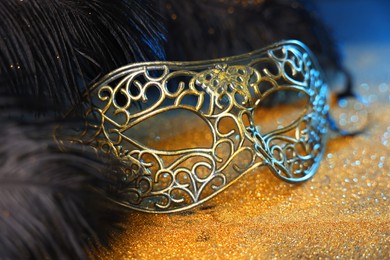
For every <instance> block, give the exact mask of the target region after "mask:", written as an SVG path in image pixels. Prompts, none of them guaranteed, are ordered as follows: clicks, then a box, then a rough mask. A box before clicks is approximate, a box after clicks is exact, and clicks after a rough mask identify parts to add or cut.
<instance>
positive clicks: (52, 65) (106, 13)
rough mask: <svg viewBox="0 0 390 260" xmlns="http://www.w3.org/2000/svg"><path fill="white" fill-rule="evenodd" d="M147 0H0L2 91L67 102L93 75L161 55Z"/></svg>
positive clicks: (75, 99) (160, 38)
mask: <svg viewBox="0 0 390 260" xmlns="http://www.w3.org/2000/svg"><path fill="white" fill-rule="evenodd" d="M151 3H152V2H151V1H150V0H110V1H108V0H90V1H79V0H34V1H33V0H24V1H19V0H7V1H0V16H1V19H0V60H1V62H0V84H1V87H2V88H3V89H2V91H3V92H4V91H6V92H7V93H12V94H17V95H33V96H37V97H40V98H43V97H46V98H50V99H52V100H53V101H54V102H56V104H60V105H62V106H65V105H66V106H69V105H74V104H76V103H77V102H79V101H80V96H81V94H82V93H84V92H85V91H86V89H87V87H88V86H89V85H90V84H91V83H92V82H93V81H94V80H95V79H96V78H97V77H99V76H103V75H104V74H106V73H108V72H109V71H111V70H114V69H116V68H118V67H120V66H122V65H126V64H128V63H131V62H135V61H142V60H149V59H162V58H163V57H164V52H163V49H162V48H161V46H160V45H161V42H162V41H163V35H162V33H161V31H162V27H161V26H160V24H159V23H158V22H156V21H157V20H158V19H156V18H155V17H157V15H156V13H155V12H154V11H153V8H152V4H151ZM0 92H1V90H0Z"/></svg>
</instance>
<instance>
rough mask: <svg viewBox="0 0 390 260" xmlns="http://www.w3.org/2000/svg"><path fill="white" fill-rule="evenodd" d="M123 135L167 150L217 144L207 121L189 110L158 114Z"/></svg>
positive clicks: (173, 110) (155, 147) (154, 147)
mask: <svg viewBox="0 0 390 260" xmlns="http://www.w3.org/2000/svg"><path fill="white" fill-rule="evenodd" d="M122 134H123V135H124V136H127V137H131V139H133V140H135V141H136V142H138V143H140V144H142V145H143V146H146V147H148V148H151V149H155V150H163V151H173V150H181V149H194V148H199V149H200V148H210V147H212V144H213V138H212V134H211V130H210V128H209V126H208V125H207V123H206V122H205V121H204V120H202V118H201V117H200V116H199V115H198V114H196V113H194V112H192V111H190V110H185V109H171V110H168V111H164V112H161V113H158V114H156V115H153V116H151V117H148V118H146V119H144V120H143V121H141V122H140V123H138V124H136V125H134V126H133V127H131V128H129V129H127V130H126V131H123V132H122ZM129 148H130V147H129Z"/></svg>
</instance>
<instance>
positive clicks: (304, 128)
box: [75, 41, 328, 212]
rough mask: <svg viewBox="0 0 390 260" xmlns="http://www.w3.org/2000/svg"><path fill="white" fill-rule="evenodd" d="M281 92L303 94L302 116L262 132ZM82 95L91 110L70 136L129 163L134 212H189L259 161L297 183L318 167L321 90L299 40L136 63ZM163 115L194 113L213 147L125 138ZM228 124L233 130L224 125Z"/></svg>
mask: <svg viewBox="0 0 390 260" xmlns="http://www.w3.org/2000/svg"><path fill="white" fill-rule="evenodd" d="M286 90H288V91H294V92H296V93H298V95H301V96H304V97H305V98H306V100H307V102H306V105H305V107H304V109H303V111H302V113H301V114H300V115H299V117H298V118H296V119H295V120H293V122H291V123H290V124H289V125H287V126H285V127H283V128H278V129H274V130H273V131H270V132H268V133H262V132H261V130H259V128H258V127H257V126H256V124H255V120H254V111H255V110H256V109H257V107H258V106H259V105H260V104H261V103H262V102H263V101H264V100H265V99H267V97H268V96H269V95H271V94H273V93H277V92H279V91H286ZM88 94H89V96H90V97H92V104H93V106H92V108H91V109H88V111H87V112H86V114H85V117H86V118H87V121H86V128H85V129H84V130H83V131H82V133H80V135H79V136H78V137H77V138H75V140H76V141H79V142H82V143H84V144H89V145H92V146H94V147H96V148H98V149H101V150H103V151H105V152H107V153H113V154H115V155H116V156H118V157H119V158H121V160H123V161H124V162H128V163H129V168H128V171H127V172H128V175H127V178H126V180H124V183H125V186H126V193H127V194H128V199H127V200H126V201H121V202H120V203H122V204H124V205H126V206H128V207H130V208H133V209H136V210H141V211H145V212H174V211H180V210H184V209H188V208H191V207H193V206H196V205H198V204H200V203H202V202H204V201H206V200H208V199H210V198H211V197H213V196H215V195H216V194H218V193H219V192H221V191H222V190H224V189H225V188H226V187H228V186H229V185H230V184H232V183H233V182H234V181H236V180H237V179H238V178H239V177H240V176H242V175H243V174H245V173H247V172H249V171H251V170H253V169H255V168H257V167H260V166H267V167H268V168H269V169H271V171H272V172H273V173H274V175H275V176H276V177H278V178H280V179H282V180H284V181H287V182H290V183H299V182H302V181H305V180H307V179H309V178H310V177H312V175H313V174H314V173H315V171H316V170H317V167H318V165H319V162H320V160H321V157H322V153H323V150H324V147H325V142H326V133H327V121H326V114H327V111H328V105H327V87H326V84H325V83H324V82H323V80H322V79H321V74H320V69H319V68H318V65H317V62H316V61H315V60H314V59H313V56H312V54H311V52H310V51H309V50H308V49H307V48H306V47H305V46H304V45H303V44H301V43H300V42H297V41H287V42H281V43H277V44H275V45H273V46H270V47H268V48H266V49H262V50H259V51H256V52H252V53H249V54H245V55H241V56H236V57H230V58H225V59H219V60H211V61H202V62H186V63H183V62H147V63H138V64H133V65H130V66H127V67H123V68H120V69H118V70H116V71H114V72H112V73H110V74H109V75H107V76H106V77H105V78H103V79H102V80H101V81H100V82H99V83H97V84H96V85H95V86H93V87H92V88H91V89H90V91H89V93H88ZM288 98H289V97H285V98H284V99H283V100H284V101H286V100H288ZM89 102H90V101H89ZM268 105H269V104H268ZM167 111H171V112H173V113H176V112H177V113H178V112H180V111H186V112H187V113H192V114H193V115H194V116H195V117H197V118H200V119H201V121H203V122H204V123H205V124H206V125H207V127H206V128H207V129H208V130H207V131H208V132H209V133H207V134H208V135H209V136H211V144H210V145H209V146H207V147H189V148H183V149H174V150H161V149H157V148H156V147H149V146H148V145H146V144H145V143H142V141H139V140H138V139H137V138H135V135H136V134H134V133H133V134H130V132H131V130H132V129H133V128H134V127H136V126H137V125H139V124H141V123H142V122H145V121H146V120H149V119H150V118H153V117H156V116H158V115H161V114H162V113H165V112H167ZM173 118H174V117H173ZM89 119H91V120H89ZM171 119H172V117H168V118H166V119H165V120H168V121H167V122H165V123H168V124H169V120H171ZM226 120H227V121H229V122H230V123H229V124H230V127H231V128H230V129H229V131H226V130H222V129H221V125H222V124H223V122H224V121H226ZM96 121H97V123H96ZM149 130H150V129H145V130H144V131H149Z"/></svg>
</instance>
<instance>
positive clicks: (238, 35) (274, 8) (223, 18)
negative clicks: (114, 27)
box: [161, 0, 344, 77]
mask: <svg viewBox="0 0 390 260" xmlns="http://www.w3.org/2000/svg"><path fill="white" fill-rule="evenodd" d="M309 3H310V2H309V1H303V0H254V1H248V0H239V1H238V0H223V1H221V0H196V1H182V0H164V1H162V2H161V8H162V10H164V16H165V17H166V18H167V19H166V21H167V22H166V25H167V31H168V34H167V42H166V45H165V47H166V53H167V58H168V59H170V60H200V59H211V58H218V57H227V56H231V55H237V54H242V53H246V52H250V51H253V50H256V49H259V48H263V47H265V46H267V45H270V44H272V43H274V42H278V41H281V40H288V39H296V40H300V41H302V42H304V43H305V44H307V45H308V46H309V47H310V49H311V50H312V51H313V52H314V53H315V54H316V56H317V57H318V58H319V61H320V63H321V65H322V67H323V68H324V69H325V70H326V72H327V73H328V76H330V77H331V76H332V75H333V74H334V73H335V72H341V73H343V72H344V69H343V68H342V63H341V56H340V53H339V50H338V48H337V45H336V43H335V41H334V39H333V37H332V35H331V34H330V33H329V31H328V29H327V28H326V26H325V25H324V24H323V23H322V21H321V19H320V18H319V17H318V16H317V15H316V13H315V8H314V6H312V5H310V4H309Z"/></svg>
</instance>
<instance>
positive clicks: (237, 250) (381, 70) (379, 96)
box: [100, 45, 390, 259]
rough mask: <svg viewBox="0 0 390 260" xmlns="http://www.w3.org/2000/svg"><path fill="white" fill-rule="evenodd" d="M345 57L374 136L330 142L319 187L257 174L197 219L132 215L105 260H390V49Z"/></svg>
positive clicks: (352, 49) (193, 214)
mask: <svg viewBox="0 0 390 260" xmlns="http://www.w3.org/2000/svg"><path fill="white" fill-rule="evenodd" d="M346 49H347V57H346V63H347V66H348V67H349V68H350V69H351V71H352V73H353V75H354V78H355V85H356V90H357V92H358V93H359V94H360V95H361V96H362V97H363V98H364V99H365V100H366V101H367V103H368V104H369V106H368V108H367V111H368V113H369V119H368V126H367V129H366V131H364V133H362V134H360V135H357V136H354V137H338V138H333V139H331V140H329V143H328V147H327V151H326V153H325V156H324V159H323V161H322V163H321V166H320V169H319V170H318V172H317V174H316V175H315V177H314V178H313V179H311V180H309V181H308V182H306V183H304V184H302V185H298V186H293V185H290V184H286V183H283V182H282V181H280V180H278V179H276V178H275V177H274V176H273V175H272V174H270V173H269V172H267V171H260V170H258V171H253V172H251V173H248V174H247V175H246V176H244V177H242V178H241V179H240V180H239V181H238V182H237V183H235V184H234V185H233V186H232V187H230V188H228V189H227V190H226V191H225V192H222V193H221V194H220V195H218V196H217V197H216V198H214V199H212V200H211V201H209V202H207V203H205V204H204V205H202V206H200V207H198V208H196V209H194V210H190V211H185V212H183V213H177V214H146V213H138V212H133V213H131V214H130V215H129V217H128V223H126V225H125V231H124V232H123V234H122V235H120V236H119V237H117V238H116V239H115V241H114V242H113V243H112V248H111V250H105V251H102V252H101V253H100V258H102V259H133V258H137V259H168V258H243V259H248V258H252V257H255V258H265V259H269V258H282V259H291V258H315V259H321V258H332V259H345V258H348V259H349V258H353V259H356V258H368V259H390V250H389V245H390V243H389V242H390V236H389V235H390V214H389V212H390V211H389V200H390V195H389V186H390V184H389V179H390V161H389V160H390V140H389V137H390V86H389V85H388V83H390V80H389V75H390V74H389V73H387V72H388V71H389V68H390V65H388V64H389V62H388V61H384V60H385V59H384V57H390V47H386V46H382V45H381V46H376V45H369V46H368V45H362V46H357V45H350V46H346ZM384 62H386V63H384ZM381 64H382V65H381ZM386 65H387V66H386ZM160 129H161V128H160ZM183 136H184V137H185V136H186V135H183ZM183 136H178V137H176V141H177V142H180V138H183ZM185 138H188V136H187V137H185ZM192 138H193V140H194V142H196V141H197V140H196V139H197V138H202V135H201V134H200V135H196V136H193V137H192Z"/></svg>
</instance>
